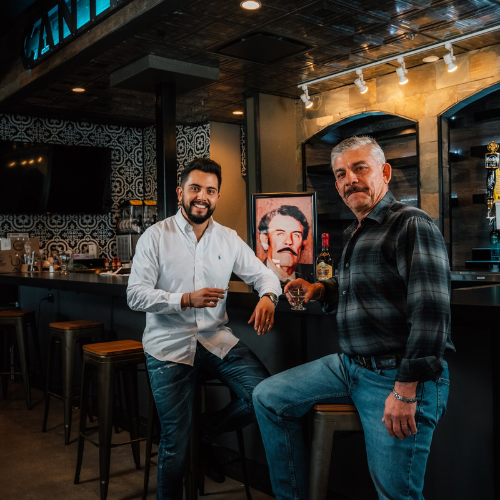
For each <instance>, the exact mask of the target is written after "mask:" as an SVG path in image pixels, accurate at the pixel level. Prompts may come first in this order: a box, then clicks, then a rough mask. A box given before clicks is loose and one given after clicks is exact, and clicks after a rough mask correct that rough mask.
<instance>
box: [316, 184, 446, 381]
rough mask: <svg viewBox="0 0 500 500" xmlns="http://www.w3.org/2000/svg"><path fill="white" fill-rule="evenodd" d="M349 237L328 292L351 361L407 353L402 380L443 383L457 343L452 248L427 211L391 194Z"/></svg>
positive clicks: (401, 369)
mask: <svg viewBox="0 0 500 500" xmlns="http://www.w3.org/2000/svg"><path fill="white" fill-rule="evenodd" d="M357 223H358V221H357V220H356V221H354V222H353V223H352V224H351V225H350V226H349V227H348V228H347V229H346V231H345V233H344V237H345V241H346V242H347V243H346V244H345V246H344V250H343V252H342V257H341V259H340V262H339V267H338V274H337V276H335V277H334V278H332V279H331V280H327V281H323V282H322V283H323V284H324V285H325V297H324V308H325V311H326V312H331V313H336V315H337V324H338V330H339V337H340V347H341V349H342V352H344V353H345V354H346V355H348V356H351V357H354V356H356V355H359V356H364V357H370V356H378V355H384V354H394V353H404V356H403V359H402V361H401V364H400V366H399V369H398V374H397V377H396V380H398V381H400V382H415V381H420V382H425V381H427V380H435V379H437V378H439V375H440V374H441V372H442V370H443V366H442V363H441V361H442V359H443V355H444V351H445V350H446V349H450V350H453V351H454V350H455V347H454V346H453V343H452V342H451V336H450V267H449V262H448V254H447V252H446V247H445V243H444V240H443V237H442V235H441V233H440V232H439V230H438V228H437V227H436V226H435V225H434V223H433V222H432V219H431V218H430V217H429V216H428V215H427V214H426V213H425V212H423V211H422V210H420V209H418V208H414V207H410V206H408V205H405V204H404V203H400V202H398V201H396V199H395V198H394V196H393V195H392V193H391V192H388V193H387V194H386V195H385V196H384V198H383V199H382V200H381V201H380V202H379V203H378V204H377V206H376V207H375V208H374V209H373V210H372V212H370V214H368V215H367V216H366V217H365V218H364V219H363V220H362V221H361V226H360V227H359V229H358V230H357V231H356V227H357Z"/></svg>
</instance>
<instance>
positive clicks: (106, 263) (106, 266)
mask: <svg viewBox="0 0 500 500" xmlns="http://www.w3.org/2000/svg"><path fill="white" fill-rule="evenodd" d="M104 269H106V271H109V269H110V267H109V259H108V258H107V257H106V258H105V259H104Z"/></svg>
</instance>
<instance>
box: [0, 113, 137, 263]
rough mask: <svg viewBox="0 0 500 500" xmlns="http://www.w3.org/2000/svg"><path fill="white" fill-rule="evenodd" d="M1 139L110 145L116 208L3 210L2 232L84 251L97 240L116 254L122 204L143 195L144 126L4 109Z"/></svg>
mask: <svg viewBox="0 0 500 500" xmlns="http://www.w3.org/2000/svg"><path fill="white" fill-rule="evenodd" d="M0 140H8V141H26V142H43V143H52V144H68V145H75V146H85V145H88V146H102V147H109V148H111V150H112V153H111V186H112V199H113V212H112V213H111V214H105V215H0V237H5V236H6V235H7V233H19V232H23V233H29V235H30V237H34V238H39V239H40V248H43V249H45V250H47V251H50V250H51V249H52V248H53V247H57V248H58V249H64V250H72V251H73V252H82V251H84V250H85V247H86V245H88V244H89V243H94V244H96V245H97V246H98V248H99V250H100V257H112V256H114V255H116V241H115V238H114V236H115V222H116V216H117V214H118V212H117V209H118V206H119V205H120V204H121V203H122V202H123V201H124V200H127V199H134V198H135V199H142V196H143V164H142V163H143V160H142V156H143V148H142V130H141V129H139V128H132V127H122V126H115V125H99V124H92V123H86V122H71V121H66V120H58V119H45V118H36V117H29V116H15V115H5V114H0Z"/></svg>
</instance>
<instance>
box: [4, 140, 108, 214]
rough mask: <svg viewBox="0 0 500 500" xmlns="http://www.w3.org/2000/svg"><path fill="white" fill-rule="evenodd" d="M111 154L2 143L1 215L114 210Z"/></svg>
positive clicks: (80, 148)
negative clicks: (112, 208)
mask: <svg viewBox="0 0 500 500" xmlns="http://www.w3.org/2000/svg"><path fill="white" fill-rule="evenodd" d="M111 207H112V200H111V150H110V149H109V148H97V147H91V146H63V145H59V144H37V143H25V142H15V141H0V215H5V214H46V213H52V214H105V213H109V212H110V211H111Z"/></svg>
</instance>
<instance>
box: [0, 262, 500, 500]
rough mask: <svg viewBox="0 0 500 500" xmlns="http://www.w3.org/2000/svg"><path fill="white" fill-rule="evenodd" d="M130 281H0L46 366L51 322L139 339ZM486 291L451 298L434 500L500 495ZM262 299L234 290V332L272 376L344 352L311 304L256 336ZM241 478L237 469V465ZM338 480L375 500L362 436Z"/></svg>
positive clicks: (339, 444)
mask: <svg viewBox="0 0 500 500" xmlns="http://www.w3.org/2000/svg"><path fill="white" fill-rule="evenodd" d="M127 281H128V278H127V277H126V276H123V277H118V276H99V275H96V274H87V273H75V272H71V273H68V274H67V275H61V274H60V273H52V274H51V273H46V272H41V273H10V274H0V286H1V285H10V286H11V287H12V286H17V287H18V297H19V304H20V307H21V308H23V309H33V310H35V311H36V312H37V320H38V322H39V335H40V340H41V344H42V356H43V359H46V358H45V344H46V339H47V338H48V324H49V323H50V322H53V321H65V320H70V319H89V320H94V321H102V322H103V323H104V328H105V333H106V338H107V339H108V340H121V339H132V340H138V341H140V340H141V339H142V332H143V330H144V326H145V314H144V313H141V312H135V311H131V310H130V309H129V308H128V306H127V303H126V286H127ZM478 284H479V283H477V282H476V283H474V282H471V281H469V282H466V281H461V282H460V283H456V282H454V286H459V287H460V288H457V289H454V290H453V291H452V297H451V309H452V339H453V342H454V344H455V346H456V348H457V353H456V354H453V353H450V354H447V356H446V359H447V361H448V364H449V366H450V378H451V390H450V398H449V402H448V413H447V415H445V417H444V418H443V421H442V422H441V423H440V424H439V425H438V427H437V429H436V432H435V435H434V441H433V445H432V449H431V454H430V456H429V462H428V467H427V472H426V486H425V490H424V494H425V498H426V499H427V500H438V499H439V500H442V499H447V498H450V499H451V498H453V499H454V500H470V498H484V499H493V498H495V493H496V494H498V492H499V491H500V490H499V485H498V483H497V482H496V481H497V479H494V478H496V476H497V475H496V474H494V471H495V470H497V467H498V465H499V464H498V458H499V452H500V443H499V433H498V431H497V426H496V424H495V423H496V422H498V419H499V417H500V413H499V405H498V402H497V401H498V395H497V389H498V387H500V385H499V383H498V372H497V371H496V356H497V353H498V352H499V349H498V347H499V345H498V344H499V336H498V327H497V322H498V317H499V313H500V285H495V284H493V285H491V284H490V285H486V286H477V285H478ZM474 285H475V286H474ZM481 285H483V283H481ZM462 286H464V287H466V286H469V288H462ZM49 293H51V294H52V295H53V296H54V303H49V302H48V301H47V300H46V299H47V296H48V294H49ZM257 301H258V296H257V294H256V293H255V292H251V291H250V289H249V287H248V286H246V285H245V284H244V283H242V282H230V290H229V293H228V298H227V309H228V316H229V324H228V326H229V327H231V329H232V330H233V332H234V334H235V335H236V336H237V337H238V338H240V339H241V340H242V341H243V342H244V343H245V344H247V345H248V346H249V347H250V348H251V349H252V350H253V351H254V352H255V353H256V355H257V356H259V358H260V359H261V360H262V362H263V363H264V364H265V365H266V367H267V368H268V370H269V371H270V372H271V374H274V373H279V372H281V371H283V370H286V369H288V368H291V367H294V366H297V365H299V364H301V363H304V362H308V361H312V360H315V359H318V358H320V357H323V356H325V355H328V354H331V353H335V352H339V346H338V333H337V325H336V320H335V316H333V315H328V314H324V313H323V312H322V310H321V307H320V305H319V303H313V304H307V305H306V307H307V310H306V311H304V312H295V311H292V310H291V308H290V305H289V304H288V302H287V301H286V299H285V298H284V297H281V299H280V302H279V304H278V307H277V312H276V319H275V326H274V328H273V330H272V331H271V332H269V333H268V334H267V335H265V336H257V335H256V332H255V331H254V329H253V327H252V326H251V325H248V320H249V318H250V315H251V312H252V310H253V308H254V307H255V305H256V303H257ZM140 384H141V385H140V394H139V405H140V414H141V415H143V416H145V415H147V404H148V396H147V395H148V390H147V385H146V379H145V377H144V376H143V380H140ZM35 385H36V381H35ZM226 392H227V391H224V390H222V389H219V390H215V389H213V390H210V392H209V393H208V394H209V397H208V398H207V409H211V408H217V407H220V406H222V405H223V404H225V400H226V398H227V397H228V396H227V394H226ZM233 441H235V439H234V437H233V436H232V433H229V434H228V435H227V436H222V437H221V438H219V439H218V441H217V444H219V445H221V446H223V447H225V448H228V449H231V450H236V449H237V446H236V442H233ZM245 442H246V447H247V456H248V457H249V459H250V471H251V476H252V478H253V479H252V482H253V483H254V485H256V486H257V485H259V484H260V486H261V488H262V489H263V490H264V491H265V490H266V488H268V487H269V486H268V484H267V487H266V484H262V481H264V483H265V478H266V477H267V472H266V465H265V464H266V460H265V454H264V450H263V446H262V443H261V438H260V433H259V431H258V428H257V426H256V425H251V426H249V427H248V428H247V429H246V430H245ZM235 470H236V471H237V470H239V468H238V466H236V467H235ZM332 475H333V477H334V478H335V480H334V481H333V479H332V482H331V483H330V484H331V485H335V486H334V491H335V492H336V493H339V494H342V495H344V496H345V497H346V498H353V499H356V500H357V499H360V500H361V499H362V500H371V499H374V500H375V499H376V498H377V497H376V495H375V491H374V488H373V485H372V483H371V479H370V477H369V472H368V466H367V463H366V453H365V450H364V441H363V436H362V435H361V434H357V435H353V436H349V437H346V438H343V439H337V440H336V441H335V442H334V453H333V457H332ZM234 477H237V476H234ZM255 478H257V479H255ZM262 478H264V479H262ZM259 481H260V483H259ZM257 487H258V486H257Z"/></svg>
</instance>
